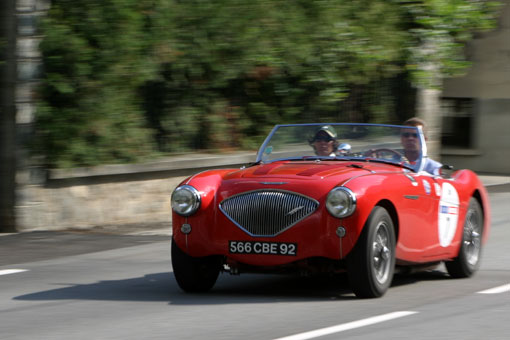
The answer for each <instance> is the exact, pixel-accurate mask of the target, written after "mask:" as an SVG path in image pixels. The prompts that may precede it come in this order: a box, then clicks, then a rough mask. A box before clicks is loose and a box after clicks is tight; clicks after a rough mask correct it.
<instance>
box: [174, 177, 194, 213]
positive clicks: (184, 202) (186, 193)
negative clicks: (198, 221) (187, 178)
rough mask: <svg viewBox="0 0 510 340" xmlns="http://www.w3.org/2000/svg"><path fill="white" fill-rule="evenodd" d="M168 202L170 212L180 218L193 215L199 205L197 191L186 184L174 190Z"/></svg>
mask: <svg viewBox="0 0 510 340" xmlns="http://www.w3.org/2000/svg"><path fill="white" fill-rule="evenodd" d="M170 201H171V204H172V210H173V211H174V212H175V213H176V214H178V215H181V216H190V215H193V214H194V213H196V212H197V210H198V209H199V208H200V204H201V198H200V193H199V192H198V190H197V189H195V188H194V187H192V186H191V185H187V184H185V185H181V186H179V187H177V188H175V190H174V192H173V193H172V198H171V200H170Z"/></svg>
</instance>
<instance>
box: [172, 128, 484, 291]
mask: <svg viewBox="0 0 510 340" xmlns="http://www.w3.org/2000/svg"><path fill="white" fill-rule="evenodd" d="M426 155H427V152H426V145H425V138H424V135H423V132H422V130H421V128H420V127H412V126H396V125H378V124H329V125H324V124H293V125H290V124H289V125H277V126H275V127H274V129H273V130H272V131H271V133H270V134H269V136H268V137H267V138H266V140H265V141H264V143H263V144H262V146H261V148H260V150H259V152H258V154H257V159H256V161H255V163H253V164H251V165H249V166H246V167H242V168H241V169H223V170H210V171H205V172H201V173H198V174H196V175H194V176H191V177H189V178H187V179H186V180H184V181H183V182H182V183H181V184H180V185H179V186H178V187H177V188H176V189H175V190H174V192H173V193H172V198H171V204H172V210H173V213H172V218H173V223H172V224H173V226H172V228H173V229H172V231H173V235H172V265H173V272H174V275H175V278H176V280H177V283H178V285H179V286H180V287H181V288H182V289H183V290H184V291H186V292H204V291H207V290H209V289H211V288H212V287H213V286H214V284H215V282H216V280H217V278H218V275H219V273H220V272H229V273H231V274H239V273H246V272H258V273H298V274H302V273H305V274H307V275H310V274H325V273H326V274H335V273H340V272H347V278H348V280H349V284H350V286H351V288H352V290H353V291H354V293H355V294H356V296H357V297H361V298H371V297H379V296H382V295H383V294H384V293H385V292H386V291H387V289H388V287H389V286H390V284H391V281H392V278H393V275H394V272H395V270H396V269H404V270H405V269H409V268H413V267H422V266H428V265H432V264H439V263H441V262H444V263H445V266H446V269H447V271H448V273H449V274H450V276H451V277H454V278H462V277H469V276H471V275H472V274H473V273H474V272H475V271H476V270H477V269H478V267H479V264H480V256H481V250H482V245H483V244H484V243H485V242H486V240H487V237H488V233H489V226H490V208H489V200H488V196H487V192H486V190H485V188H484V187H483V185H482V183H481V182H480V180H479V179H478V177H477V176H476V174H475V173H473V172H472V171H470V170H457V171H453V170H451V171H448V172H449V174H446V173H445V172H447V171H445V167H443V168H442V169H438V168H433V166H431V165H434V164H438V163H437V162H433V161H431V160H430V159H428V158H427V156H426ZM441 172H443V174H441Z"/></svg>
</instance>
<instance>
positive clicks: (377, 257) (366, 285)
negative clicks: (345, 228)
mask: <svg viewBox="0 0 510 340" xmlns="http://www.w3.org/2000/svg"><path fill="white" fill-rule="evenodd" d="M395 243H396V242H395V229H394V226H393V221H392V219H391V217H390V215H389V214H388V212H387V211H386V209H384V208H383V207H375V208H374V210H373V211H372V213H371V214H370V216H369V217H368V220H367V222H366V224H365V226H364V228H363V232H362V233H361V236H360V238H359V240H358V242H357V243H356V246H355V247H354V249H353V250H352V252H351V253H350V254H349V255H348V256H347V276H348V278H349V283H350V285H351V289H352V290H353V291H354V294H356V296H357V297H359V298H375V297H380V296H382V295H384V293H386V291H387V290H388V288H389V287H390V285H391V281H392V280H393V273H394V271H395Z"/></svg>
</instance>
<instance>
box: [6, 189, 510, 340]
mask: <svg viewBox="0 0 510 340" xmlns="http://www.w3.org/2000/svg"><path fill="white" fill-rule="evenodd" d="M509 189H510V188H508V186H507V187H506V188H505V187H501V188H495V189H494V190H492V192H491V194H490V197H491V202H492V215H493V217H492V220H493V223H492V233H491V236H490V239H489V242H488V244H487V246H486V248H485V250H484V254H483V260H482V266H481V268H480V270H479V272H478V273H477V274H476V275H475V276H474V277H472V278H470V279H464V280H453V279H450V278H449V277H448V276H447V275H446V274H445V272H444V270H443V268H441V267H440V268H438V270H435V271H431V272H426V273H420V274H414V275H411V276H406V277H403V276H397V277H396V278H395V280H394V283H393V285H392V287H391V288H390V290H389V291H388V293H387V294H386V295H385V296H384V297H383V298H381V299H372V300H359V299H356V298H355V297H354V295H353V294H352V293H351V292H350V291H349V289H348V287H347V285H346V284H345V282H344V281H342V280H338V281H335V282H329V281H328V282H326V281H323V280H315V279H308V278H298V279H296V278H289V277H282V276H267V275H241V276H229V275H226V274H223V275H222V276H220V279H219V281H218V283H217V285H216V286H215V287H214V289H213V290H212V291H211V292H209V293H207V294H195V295H189V294H184V293H182V292H181V291H180V290H179V288H178V287H177V285H176V283H175V281H174V279H173V276H172V273H171V270H172V269H171V264H170V238H169V236H167V235H161V236H157V235H153V236H126V235H115V234H92V233H76V232H74V233H69V232H67V233H63V232H32V233H23V234H14V235H6V236H0V339H2V340H6V339H52V340H54V339H243V340H249V339H268V340H270V339H278V338H282V337H288V336H293V335H297V336H295V337H290V338H287V339H288V340H297V339H321V340H327V339H328V340H329V339H340V338H341V339H377V340H379V339H381V338H382V339H409V338H411V339H463V340H465V339H477V340H479V339H508V338H509V334H510V317H509V315H510V262H509V261H508V249H509V246H508V244H509V243H510V214H509V212H508V207H510V190H509ZM493 288H496V289H495V290H492V289H493ZM310 331H315V332H313V333H307V332H310Z"/></svg>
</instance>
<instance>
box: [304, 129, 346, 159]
mask: <svg viewBox="0 0 510 340" xmlns="http://www.w3.org/2000/svg"><path fill="white" fill-rule="evenodd" d="M336 137H337V134H336V131H335V130H334V129H333V127H332V126H330V125H324V126H321V127H320V128H319V129H318V130H317V131H316V132H315V135H314V137H313V138H312V140H311V141H310V145H311V146H312V147H313V149H314V150H315V154H316V155H317V156H330V157H335V156H336V154H335V150H336V149H337V148H338V144H339V143H338V140H337V139H336Z"/></svg>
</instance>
